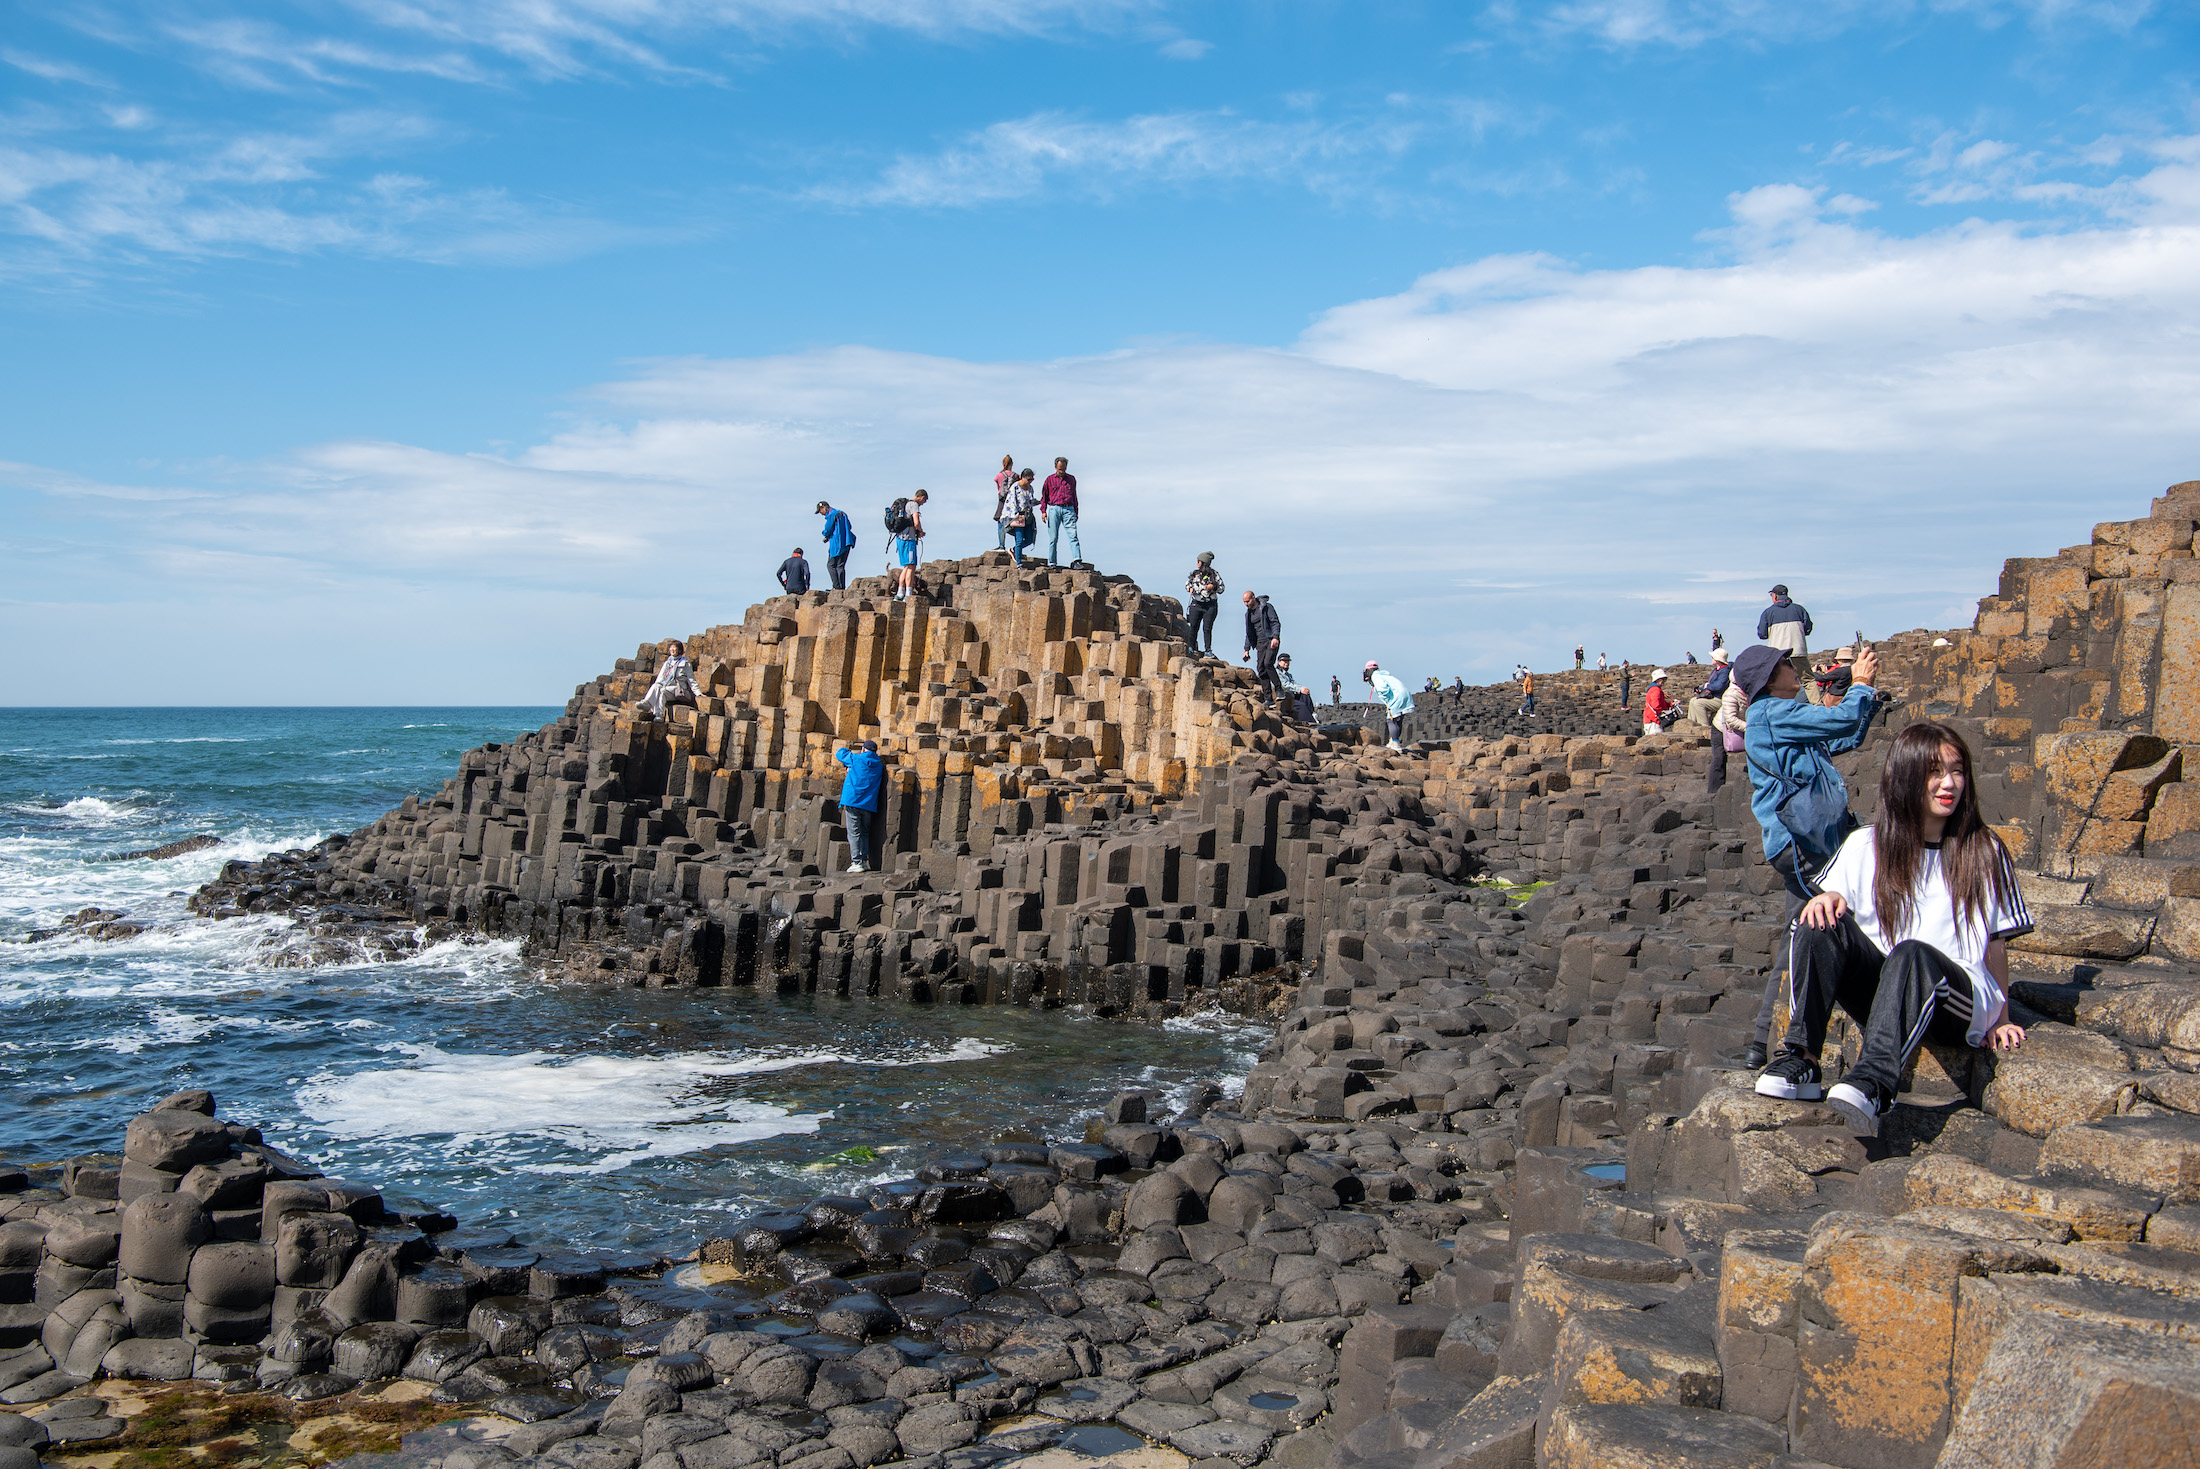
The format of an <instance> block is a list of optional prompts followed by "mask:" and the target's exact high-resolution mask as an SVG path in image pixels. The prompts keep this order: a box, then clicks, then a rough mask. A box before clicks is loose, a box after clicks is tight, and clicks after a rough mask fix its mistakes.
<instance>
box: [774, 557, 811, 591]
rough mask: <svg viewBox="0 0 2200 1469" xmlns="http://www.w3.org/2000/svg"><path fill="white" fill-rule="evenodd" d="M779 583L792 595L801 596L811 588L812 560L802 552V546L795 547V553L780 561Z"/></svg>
mask: <svg viewBox="0 0 2200 1469" xmlns="http://www.w3.org/2000/svg"><path fill="white" fill-rule="evenodd" d="M779 585H780V587H781V589H782V590H784V591H786V592H787V593H789V594H790V595H792V596H796V597H799V596H801V595H802V594H803V593H804V592H806V591H808V590H809V589H810V561H809V558H808V557H806V556H804V555H803V554H802V548H801V547H800V546H797V547H795V548H794V554H793V555H792V556H789V557H788V558H787V559H786V560H784V561H782V562H780V563H779Z"/></svg>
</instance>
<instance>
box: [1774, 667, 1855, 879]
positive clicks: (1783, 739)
mask: <svg viewBox="0 0 2200 1469" xmlns="http://www.w3.org/2000/svg"><path fill="white" fill-rule="evenodd" d="M1874 697H1875V695H1874V692H1873V690H1872V689H1871V688H1869V687H1867V686H1866V685H1864V684H1853V685H1851V686H1850V688H1849V693H1848V697H1847V698H1845V699H1843V700H1842V701H1841V702H1840V703H1838V704H1836V705H1833V706H1832V707H1831V708H1828V707H1826V706H1824V705H1819V704H1806V703H1804V702H1803V701H1802V700H1801V699H1773V698H1760V699H1758V700H1756V701H1755V702H1754V703H1752V704H1751V705H1750V706H1749V726H1748V728H1747V729H1745V730H1744V731H1743V733H1742V750H1743V752H1744V753H1745V754H1746V755H1747V756H1748V757H1749V794H1750V800H1749V809H1750V811H1751V812H1752V813H1753V814H1754V815H1755V816H1756V818H1757V825H1758V826H1759V827H1760V828H1761V829H1762V830H1763V832H1764V841H1765V859H1766V860H1767V861H1770V860H1771V859H1772V858H1774V857H1777V856H1779V855H1780V853H1781V852H1782V851H1784V850H1786V849H1787V848H1788V847H1790V846H1800V847H1801V848H1802V849H1803V851H1804V852H1805V853H1806V854H1808V855H1809V856H1811V857H1813V858H1815V859H1816V860H1817V861H1819V862H1824V861H1825V860H1827V859H1828V858H1830V857H1831V856H1833V854H1834V853H1835V852H1836V851H1838V850H1839V849H1840V846H1841V824H1840V820H1839V817H1838V815H1836V816H1834V817H1833V818H1831V819H1829V820H1828V821H1827V822H1826V824H1825V825H1823V826H1822V827H1821V828H1820V829H1818V830H1816V831H1790V830H1788V828H1787V826H1786V825H1785V824H1784V823H1783V822H1782V820H1781V816H1780V809H1779V808H1780V797H1781V794H1782V792H1783V789H1784V787H1783V784H1782V782H1781V781H1779V780H1776V779H1774V777H1773V775H1772V774H1768V772H1777V773H1778V774H1779V775H1782V776H1786V777H1787V778H1788V779H1789V780H1791V781H1794V782H1795V783H1796V784H1798V785H1806V786H1807V785H1809V784H1811V783H1812V781H1814V780H1815V779H1816V778H1817V777H1818V776H1819V775H1820V774H1821V773H1823V774H1825V775H1827V776H1830V777H1831V778H1832V779H1833V780H1834V781H1835V782H1837V783H1838V782H1839V781H1840V779H1841V777H1840V775H1839V773H1838V772H1836V771H1835V770H1834V768H1833V762H1832V758H1831V757H1833V756H1835V755H1845V754H1847V753H1848V752H1849V751H1851V750H1853V749H1855V748H1856V747H1857V746H1858V745H1861V744H1863V743H1864V735H1865V733H1866V731H1868V730H1869V729H1870V728H1871V717H1872V714H1873V711H1874V709H1875V708H1876V705H1875V704H1874V702H1873V700H1874ZM1791 809H1792V808H1791Z"/></svg>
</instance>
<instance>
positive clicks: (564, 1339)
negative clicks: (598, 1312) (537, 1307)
mask: <svg viewBox="0 0 2200 1469" xmlns="http://www.w3.org/2000/svg"><path fill="white" fill-rule="evenodd" d="M624 1349H625V1342H624V1341H623V1340H622V1339H621V1338H620V1336H619V1334H618V1333H617V1332H615V1331H612V1330H610V1329H608V1328H606V1327H602V1326H588V1325H578V1324H576V1325H568V1326H553V1327H551V1328H550V1329H549V1330H548V1331H545V1332H544V1333H543V1334H542V1335H541V1337H540V1338H539V1339H537V1341H536V1342H535V1348H534V1355H535V1360H536V1361H538V1362H540V1363H542V1364H543V1366H545V1367H548V1368H549V1369H550V1370H551V1371H553V1372H555V1373H557V1374H558V1375H559V1376H561V1377H565V1376H570V1375H571V1374H572V1373H573V1372H575V1371H577V1370H578V1369H579V1368H581V1367H582V1366H584V1365H585V1364H587V1363H589V1362H601V1361H605V1360H607V1359H609V1358H612V1357H616V1356H618V1355H619V1354H620V1353H621V1352H622V1351H623V1350H624Z"/></svg>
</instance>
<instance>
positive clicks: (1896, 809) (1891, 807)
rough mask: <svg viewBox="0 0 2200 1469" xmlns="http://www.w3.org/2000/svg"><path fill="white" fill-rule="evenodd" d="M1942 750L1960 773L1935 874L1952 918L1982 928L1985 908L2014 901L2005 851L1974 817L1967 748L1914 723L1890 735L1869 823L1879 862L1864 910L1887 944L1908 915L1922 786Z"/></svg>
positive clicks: (1954, 737)
mask: <svg viewBox="0 0 2200 1469" xmlns="http://www.w3.org/2000/svg"><path fill="white" fill-rule="evenodd" d="M1943 748H1947V749H1953V750H1954V751H1955V752H1956V757H1957V759H1958V760H1959V761H1960V762H1961V764H1962V767H1963V794H1962V796H1961V797H1959V798H1958V799H1957V801H1956V808H1955V810H1953V811H1951V812H1949V813H1948V824H1947V825H1946V826H1945V827H1944V828H1942V830H1941V833H1940V870H1941V873H1942V875H1943V876H1944V877H1945V878H1946V879H1947V882H1948V892H1949V894H1950V895H1951V896H1952V897H1954V899H1955V905H1956V920H1957V922H1959V923H1963V922H1972V923H1981V924H1983V923H1984V922H1985V921H1986V914H1987V912H1988V911H1989V909H1990V908H1991V907H1994V906H1997V905H1998V906H2003V907H2008V906H2013V905H2014V904H2015V902H2016V901H2017V895H2016V892H2015V888H2016V873H2015V869H2014V867H2013V866H2012V865H2011V863H2010V861H2009V850H2008V848H2006V847H2004V846H2003V845H2002V844H2001V838H2000V837H1997V836H1995V835H1994V833H1993V831H1992V830H1991V829H1989V828H1988V827H1987V825H1986V820H1985V818H1984V817H1982V816H1981V815H1979V809H1978V786H1977V783H1976V781H1975V780H1974V779H1973V777H1972V773H1971V747H1970V746H1969V745H1967V744H1965V743H1964V741H1963V736H1962V735H1960V734H1957V733H1956V732H1955V731H1954V730H1953V729H1950V728H1949V727H1948V726H1947V725H1945V724H1941V723H1938V722H1937V721H1934V720H1920V721H1918V722H1917V723H1916V724H1913V725H1910V726H1909V727H1908V728H1906V729H1904V730H1903V731H1902V733H1900V734H1898V735H1896V736H1895V737H1894V748H1893V749H1892V750H1890V751H1888V752H1887V764H1886V767H1885V768H1884V769H1883V770H1882V771H1881V772H1880V775H1879V817H1878V820H1877V821H1875V822H1874V823H1873V824H1872V843H1873V847H1874V850H1875V851H1876V853H1877V855H1878V858H1879V861H1878V864H1877V871H1876V872H1874V873H1873V875H1872V906H1873V907H1874V908H1875V909H1876V910H1878V914H1879V928H1880V931H1881V932H1882V933H1885V934H1887V935H1888V936H1889V937H1890V938H1891V937H1892V936H1893V935H1895V934H1898V933H1901V932H1902V931H1903V930H1905V929H1907V928H1908V927H1909V926H1910V919H1911V917H1912V915H1913V914H1914V913H1915V912H1916V908H1917V898H1916V895H1917V882H1918V873H1919V869H1920V868H1921V867H1922V866H1923V865H1924V860H1925V834H1924V833H1925V805H1926V801H1927V800H1928V799H1929V798H1928V796H1927V794H1926V787H1927V786H1929V785H1930V784H1931V783H1932V778H1933V772H1934V770H1935V769H1937V768H1938V767H1939V765H1940V752H1941V750H1942V749H1943Z"/></svg>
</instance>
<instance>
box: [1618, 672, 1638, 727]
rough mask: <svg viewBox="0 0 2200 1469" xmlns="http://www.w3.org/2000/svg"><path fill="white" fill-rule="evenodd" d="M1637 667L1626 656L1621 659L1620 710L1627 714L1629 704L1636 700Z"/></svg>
mask: <svg viewBox="0 0 2200 1469" xmlns="http://www.w3.org/2000/svg"><path fill="white" fill-rule="evenodd" d="M1634 696H1635V669H1634V666H1633V665H1632V664H1630V663H1629V662H1628V661H1627V660H1626V659H1625V658H1622V659H1620V660H1619V712H1620V713H1622V714H1625V713H1626V712H1627V706H1628V705H1629V704H1631V703H1633V702H1634Z"/></svg>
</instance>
